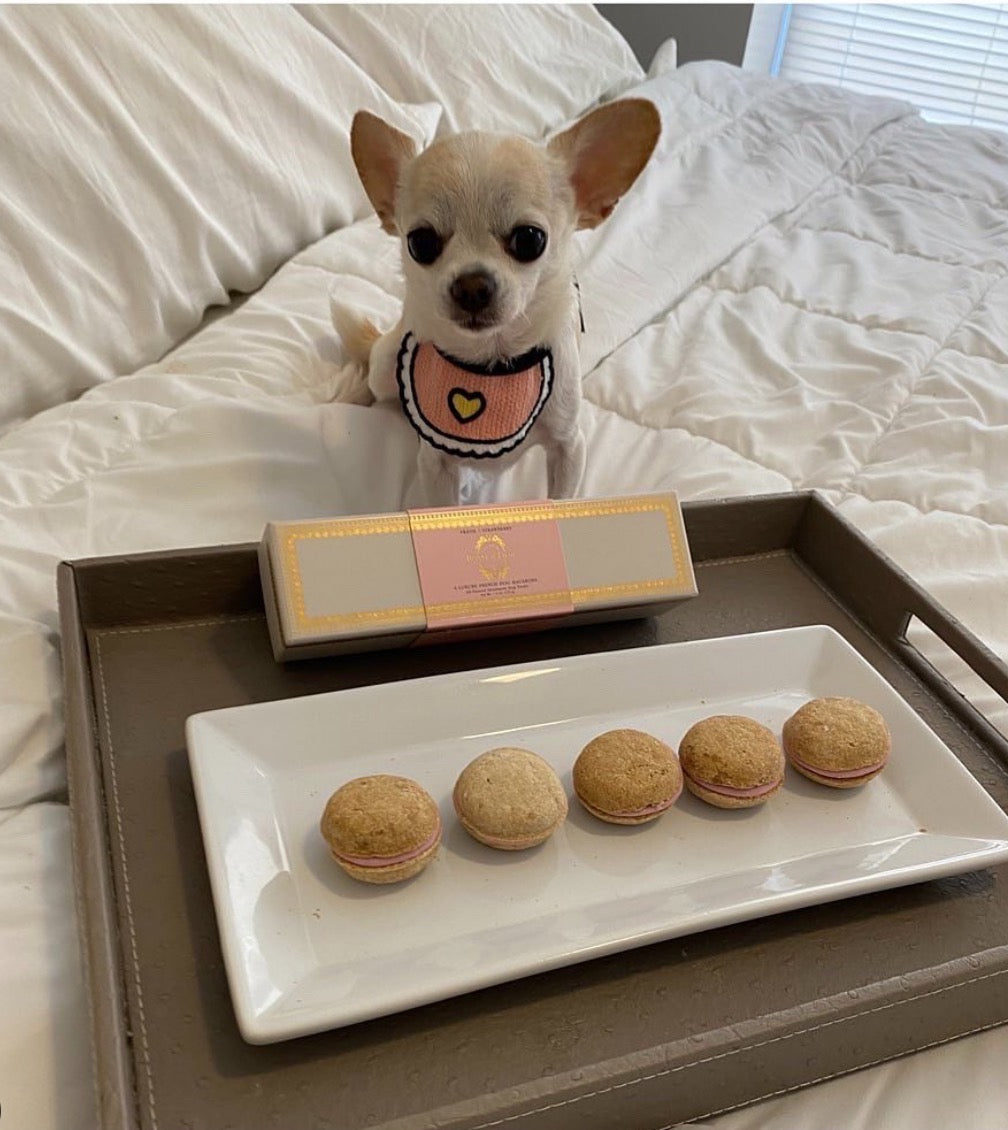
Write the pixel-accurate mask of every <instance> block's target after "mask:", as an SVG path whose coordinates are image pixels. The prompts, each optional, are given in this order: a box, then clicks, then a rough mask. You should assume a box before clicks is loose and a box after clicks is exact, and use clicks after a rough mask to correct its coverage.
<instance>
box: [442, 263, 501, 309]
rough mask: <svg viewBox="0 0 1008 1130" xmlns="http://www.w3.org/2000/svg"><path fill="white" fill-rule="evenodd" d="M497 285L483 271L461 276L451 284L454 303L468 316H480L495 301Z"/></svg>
mask: <svg viewBox="0 0 1008 1130" xmlns="http://www.w3.org/2000/svg"><path fill="white" fill-rule="evenodd" d="M496 293H497V283H496V282H495V281H494V279H493V277H492V276H491V275H488V274H485V273H484V272H483V271H471V272H470V273H469V274H465V275H459V277H458V278H457V279H456V280H455V281H454V282H453V283H452V284H451V296H452V301H453V302H454V303H455V305H456V306H458V308H459V309H460V310H464V311H465V312H466V313H467V314H479V313H482V311H484V310H485V309H486V308H487V307H488V306H489V305H490V303H491V302H493V300H494V295H495V294H496Z"/></svg>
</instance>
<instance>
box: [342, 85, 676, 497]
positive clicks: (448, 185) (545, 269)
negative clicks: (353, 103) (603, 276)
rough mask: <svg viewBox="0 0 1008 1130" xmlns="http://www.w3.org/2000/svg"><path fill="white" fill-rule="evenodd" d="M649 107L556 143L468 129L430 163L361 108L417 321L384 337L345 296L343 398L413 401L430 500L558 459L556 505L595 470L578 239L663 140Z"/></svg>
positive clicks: (553, 479)
mask: <svg viewBox="0 0 1008 1130" xmlns="http://www.w3.org/2000/svg"><path fill="white" fill-rule="evenodd" d="M660 130H661V122H660V118H659V116H658V111H657V110H656V109H655V107H654V106H653V105H652V104H651V103H650V102H647V101H645V100H643V99H626V100H624V101H620V102H614V103H611V104H609V105H606V106H603V107H601V108H599V109H597V110H595V111H593V112H592V113H590V114H588V115H587V116H586V117H584V118H582V119H581V120H580V121H578V122H577V123H576V124H575V125H574V126H572V127H571V128H570V129H568V130H567V131H565V132H564V133H561V134H560V135H558V136H557V137H554V138H553V139H552V140H551V141H549V142H548V143H547V144H546V145H545V146H540V145H536V144H533V143H532V142H529V141H526V140H524V139H523V138H520V137H512V136H505V135H497V134H486V133H465V134H459V135H458V136H455V137H450V138H445V139H443V140H439V141H436V142H434V143H433V144H432V145H431V146H429V147H428V148H427V149H425V150H424V151H423V152H421V153H419V154H417V152H416V149H415V147H414V145H413V142H412V141H411V140H410V139H409V138H408V137H407V136H406V135H405V134H403V133H400V132H399V131H398V130H396V129H393V128H392V127H391V126H390V125H388V124H386V123H385V122H383V121H382V120H381V119H380V118H377V117H375V116H374V115H373V114H369V113H367V112H366V111H363V110H362V111H360V112H359V113H358V114H357V115H356V116H355V117H354V120H353V126H352V129H351V135H350V140H351V149H352V152H353V157H354V162H355V164H356V166H357V171H358V174H359V175H360V179H361V182H362V183H363V185H364V189H365V191H366V192H367V195H368V198H369V199H370V201H371V203H372V205H373V206H374V209H375V211H376V212H377V213H378V218H379V219H380V220H381V225H382V227H383V228H384V229H385V231H387V232H388V233H389V234H391V235H396V236H398V237H399V238H400V240H401V242H402V252H403V271H404V275H405V280H406V288H405V299H404V302H403V308H402V316H401V317H400V319H399V322H398V323H397V324H396V326H395V327H394V328H393V329H392V330H390V331H389V332H388V333H385V334H382V333H380V331H379V330H378V329H377V328H376V327H375V326H374V325H373V324H372V323H371V322H369V321H367V320H366V319H362V318H360V317H359V316H358V315H357V314H355V313H354V312H353V311H350V310H348V309H346V308H344V307H342V306H341V305H340V304H339V302H338V301H337V300H336V299H334V300H333V301H332V317H333V323H334V325H335V326H336V329H337V330H338V331H339V333H340V336H341V337H342V339H343V343H344V346H345V348H346V350H347V353H348V354H349V357H350V359H351V362H352V364H351V368H350V372H349V374H348V375H349V381H348V384H347V385H346V386H345V387H344V389H343V391H342V393H340V394H338V399H340V400H343V401H347V402H351V403H358V404H369V403H372V402H373V401H374V400H392V399H395V398H398V399H399V401H400V403H401V404H402V407H403V410H404V412H405V413H406V418H407V419H408V420H409V422H410V424H412V426H413V427H414V428H415V429H416V431H417V432H418V433H419V435H420V438H421V441H422V442H421V444H420V455H419V460H418V472H419V479H420V486H421V492H422V494H423V496H424V499H425V501H426V502H427V503H428V504H429V505H458V504H460V503H461V502H464V501H467V500H469V498H470V497H471V496H470V492H469V486H470V485H471V480H472V479H473V478H476V479H477V480H478V479H479V478H480V477H481V475H479V474H477V475H475V476H474V475H473V471H474V470H475V469H479V470H480V471H481V472H482V473H483V476H485V473H486V471H487V470H489V469H490V468H500V467H505V466H507V465H509V464H510V463H511V462H512V461H513V460H514V459H516V458H517V457H518V455H519V454H520V449H521V448H522V447H523V446H524V445H526V443H540V444H542V445H543V447H544V448H545V451H546V465H547V479H548V491H549V496H550V497H551V498H570V497H572V496H573V495H574V494H575V492H576V491H577V488H578V484H579V482H580V480H581V476H582V474H583V472H584V463H585V441H584V435H583V433H582V431H581V426H580V420H579V417H580V407H581V369H580V364H579V359H578V296H577V294H576V283H575V281H574V250H575V247H574V239H573V234H574V232H575V231H576V230H577V229H580V228H594V227H597V226H598V225H599V224H600V223H601V222H602V221H603V220H604V219H605V218H606V217H607V216H608V215H609V214H610V212H612V210H613V208H614V207H615V205H616V202H617V200H619V198H620V197H621V196H622V195H623V193H625V192H626V190H627V189H628V188H629V187H630V186H631V185H632V184H633V182H634V181H635V180H636V179H637V176H638V175H639V173H640V172H641V170H642V169H643V168H644V166H645V165H646V164H647V161H648V159H649V157H650V156H651V153H652V151H653V150H654V147H655V145H656V143H657V141H658V136H659V133H660Z"/></svg>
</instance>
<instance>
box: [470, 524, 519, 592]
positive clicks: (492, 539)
mask: <svg viewBox="0 0 1008 1130" xmlns="http://www.w3.org/2000/svg"><path fill="white" fill-rule="evenodd" d="M469 560H470V561H471V562H472V563H473V564H474V565H475V566H476V568H477V569H479V571H480V573H482V575H483V576H484V577H485V578H486V579H487V580H488V581H503V580H504V579H505V578H506V577H507V575H508V572H509V571H510V568H511V553H510V551H509V550H508V547H507V544H506V543H505V541H504V539H503V538H502V537H501V536H500V534H480V536H479V537H478V538H477V539H476V545H475V546H474V547H473V551H472V553H470V554H469Z"/></svg>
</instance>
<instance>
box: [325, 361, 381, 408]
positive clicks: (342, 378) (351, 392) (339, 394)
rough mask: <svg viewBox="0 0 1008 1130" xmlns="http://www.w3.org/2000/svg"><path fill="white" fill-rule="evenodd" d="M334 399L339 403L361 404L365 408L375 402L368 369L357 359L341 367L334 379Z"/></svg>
mask: <svg viewBox="0 0 1008 1130" xmlns="http://www.w3.org/2000/svg"><path fill="white" fill-rule="evenodd" d="M332 399H333V400H334V401H336V402H337V403H339V404H361V405H363V406H364V407H365V408H367V407H370V405H372V404H374V401H375V398H374V394H373V393H372V392H371V388H370V386H369V385H368V374H367V369H366V368H365V367H364V366H363V365H359V364H357V362H355V361H351V362H350V364H348V365H344V366H343V368H342V369H339V370H338V371H337V373H336V375H335V377H334V379H333V393H332Z"/></svg>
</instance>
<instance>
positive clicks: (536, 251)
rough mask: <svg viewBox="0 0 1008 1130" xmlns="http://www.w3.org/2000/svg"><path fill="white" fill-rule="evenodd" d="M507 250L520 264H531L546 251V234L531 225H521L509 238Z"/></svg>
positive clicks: (513, 230)
mask: <svg viewBox="0 0 1008 1130" xmlns="http://www.w3.org/2000/svg"><path fill="white" fill-rule="evenodd" d="M507 249H508V254H509V255H511V256H512V257H513V258H515V259H517V260H518V262H519V263H531V262H533V261H534V260H535V259H538V258H539V256H540V255H542V253H543V252H544V251H545V250H546V233H545V232H544V231H543V230H542V228H537V227H533V226H532V225H531V224H519V225H518V227H516V228H514V229H512V232H511V234H510V235H509V236H508V241H507Z"/></svg>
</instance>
